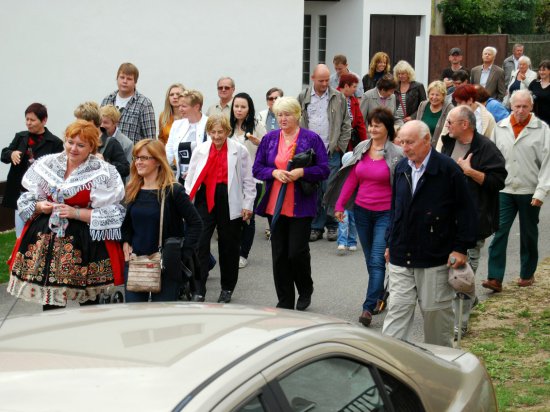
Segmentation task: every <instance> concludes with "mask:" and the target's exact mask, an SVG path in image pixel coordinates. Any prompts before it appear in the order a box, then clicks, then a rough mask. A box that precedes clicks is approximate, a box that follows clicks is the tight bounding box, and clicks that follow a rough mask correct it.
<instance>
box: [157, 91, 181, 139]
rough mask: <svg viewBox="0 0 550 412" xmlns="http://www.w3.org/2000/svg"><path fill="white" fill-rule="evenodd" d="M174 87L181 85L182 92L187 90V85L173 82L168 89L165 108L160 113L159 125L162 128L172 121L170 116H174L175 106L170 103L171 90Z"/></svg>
mask: <svg viewBox="0 0 550 412" xmlns="http://www.w3.org/2000/svg"><path fill="white" fill-rule="evenodd" d="M174 87H179V88H180V89H181V91H182V93H183V92H184V91H185V86H184V85H183V84H181V83H174V84H171V85H170V87H169V88H168V90H167V91H166V98H165V99H164V110H163V111H162V113H161V114H160V120H159V126H160V129H162V128H163V127H164V126H165V125H166V124H168V122H170V117H172V116H174V108H173V107H172V105H171V104H170V90H172V89H173V88H174Z"/></svg>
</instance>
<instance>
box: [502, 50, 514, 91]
mask: <svg viewBox="0 0 550 412" xmlns="http://www.w3.org/2000/svg"><path fill="white" fill-rule="evenodd" d="M502 69H503V70H504V84H505V85H506V87H508V85H509V84H510V78H511V77H512V72H513V71H514V70H516V65H515V64H514V55H511V56H508V57H506V58H505V59H504V61H503V62H502Z"/></svg>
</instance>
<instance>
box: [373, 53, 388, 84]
mask: <svg viewBox="0 0 550 412" xmlns="http://www.w3.org/2000/svg"><path fill="white" fill-rule="evenodd" d="M381 61H384V62H386V68H385V69H384V73H389V72H390V69H391V64H390V56H388V54H387V53H384V52H378V53H376V54H375V55H374V56H372V59H371V61H370V66H369V77H370V78H371V79H373V78H374V73H375V72H376V65H377V64H378V63H379V62H381Z"/></svg>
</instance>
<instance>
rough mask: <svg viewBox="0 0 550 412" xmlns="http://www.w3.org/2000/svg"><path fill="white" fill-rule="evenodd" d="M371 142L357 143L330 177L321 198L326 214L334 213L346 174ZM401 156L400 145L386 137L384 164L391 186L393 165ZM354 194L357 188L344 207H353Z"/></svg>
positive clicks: (365, 151)
mask: <svg viewBox="0 0 550 412" xmlns="http://www.w3.org/2000/svg"><path fill="white" fill-rule="evenodd" d="M371 144H372V140H371V139H367V140H364V141H362V142H361V143H359V144H358V145H357V146H356V147H355V149H354V150H353V155H352V156H351V157H350V158H349V160H348V161H347V162H346V163H345V164H344V165H343V166H342V167H341V168H340V170H338V173H336V176H335V177H334V179H332V180H331V181H330V182H329V183H328V187H327V191H326V193H325V196H324V198H323V203H324V204H325V205H326V207H327V213H328V214H330V215H334V206H335V205H336V202H337V200H338V197H339V196H340V192H341V191H342V187H343V186H344V183H345V182H346V180H347V178H348V175H349V173H350V171H351V169H352V166H354V165H355V164H356V163H357V162H359V161H360V160H361V159H362V158H363V156H364V155H365V153H367V152H368V150H369V149H370V146H371ZM403 157H404V155H403V149H401V147H399V146H397V145H394V144H393V143H392V142H390V141H389V139H388V140H387V141H386V144H385V145H384V159H385V160H386V164H387V165H388V168H389V169H390V185H392V186H393V175H394V171H395V166H396V165H397V163H399V161H400V160H401V159H402V158H403ZM356 195H357V190H356V191H355V192H354V193H353V195H352V196H351V197H350V199H349V200H348V202H347V203H346V209H351V208H352V207H353V205H354V203H355V196H356Z"/></svg>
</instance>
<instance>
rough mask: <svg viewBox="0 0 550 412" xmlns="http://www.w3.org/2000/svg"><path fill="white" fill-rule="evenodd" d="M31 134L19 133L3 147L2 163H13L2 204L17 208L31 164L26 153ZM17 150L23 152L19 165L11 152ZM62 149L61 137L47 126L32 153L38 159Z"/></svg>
mask: <svg viewBox="0 0 550 412" xmlns="http://www.w3.org/2000/svg"><path fill="white" fill-rule="evenodd" d="M29 135H30V133H29V132H28V131H24V132H19V133H17V134H16V135H15V137H14V138H13V140H12V142H11V143H10V145H9V146H8V147H5V148H4V149H2V156H1V160H2V163H7V164H11V166H10V171H9V172H8V180H7V182H6V192H5V193H4V199H3V200H2V206H4V207H7V208H10V209H17V199H19V195H20V194H21V191H22V190H23V188H22V186H21V180H23V176H24V175H25V172H26V171H27V169H28V168H29V165H30V164H29V157H28V156H27V155H26V152H27V146H28V142H29ZM16 150H19V151H20V152H21V153H22V156H21V162H20V163H19V164H18V165H14V164H13V163H12V162H11V154H12V152H14V151H16ZM62 151H63V141H62V140H61V139H60V138H59V137H57V136H54V135H53V134H52V133H51V132H50V131H49V130H48V129H47V128H45V130H44V138H43V139H42V141H41V142H40V143H39V144H37V145H36V146H35V147H34V148H33V151H32V153H33V157H34V159H38V158H40V157H42V156H44V155H49V154H53V153H59V152H62Z"/></svg>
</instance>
